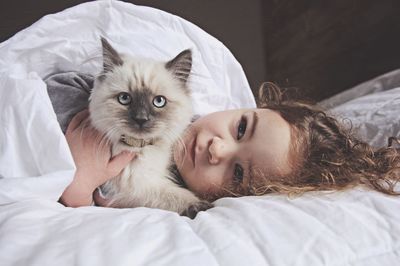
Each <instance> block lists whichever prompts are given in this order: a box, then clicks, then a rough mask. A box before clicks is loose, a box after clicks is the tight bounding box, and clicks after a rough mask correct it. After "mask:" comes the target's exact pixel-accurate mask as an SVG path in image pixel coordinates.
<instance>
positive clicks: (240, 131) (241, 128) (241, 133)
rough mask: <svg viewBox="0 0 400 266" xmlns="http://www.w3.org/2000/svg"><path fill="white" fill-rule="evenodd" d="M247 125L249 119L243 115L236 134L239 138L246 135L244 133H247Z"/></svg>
mask: <svg viewBox="0 0 400 266" xmlns="http://www.w3.org/2000/svg"><path fill="white" fill-rule="evenodd" d="M246 127H247V120H246V118H245V117H243V116H242V118H241V119H240V122H239V126H238V130H237V136H236V139H237V140H240V139H241V138H242V137H243V136H244V134H245V133H246Z"/></svg>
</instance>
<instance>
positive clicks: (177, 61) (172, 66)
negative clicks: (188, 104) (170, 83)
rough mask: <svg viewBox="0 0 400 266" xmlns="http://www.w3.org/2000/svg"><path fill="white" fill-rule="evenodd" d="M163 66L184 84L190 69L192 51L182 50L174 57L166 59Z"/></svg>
mask: <svg viewBox="0 0 400 266" xmlns="http://www.w3.org/2000/svg"><path fill="white" fill-rule="evenodd" d="M165 68H166V69H168V70H169V71H171V72H172V74H173V75H174V77H175V78H177V79H178V80H180V81H181V82H182V83H183V84H186V82H187V81H188V79H189V74H190V70H191V69H192V51H191V50H190V49H187V50H184V51H182V52H181V53H180V54H178V55H177V56H176V57H175V58H174V59H172V60H171V61H168V62H167V63H166V64H165Z"/></svg>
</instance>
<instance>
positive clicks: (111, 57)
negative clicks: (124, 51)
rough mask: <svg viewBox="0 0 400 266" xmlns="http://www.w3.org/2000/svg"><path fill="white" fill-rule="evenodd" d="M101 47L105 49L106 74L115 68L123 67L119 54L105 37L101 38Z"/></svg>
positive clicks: (104, 64)
mask: <svg viewBox="0 0 400 266" xmlns="http://www.w3.org/2000/svg"><path fill="white" fill-rule="evenodd" d="M101 45H102V47H103V68H104V73H107V72H109V71H110V70H111V69H113V67H115V66H121V65H122V64H123V61H122V59H121V57H120V55H119V54H118V52H117V51H116V50H115V49H114V48H113V47H112V46H111V44H110V43H109V42H108V41H107V40H106V39H105V38H104V37H101Z"/></svg>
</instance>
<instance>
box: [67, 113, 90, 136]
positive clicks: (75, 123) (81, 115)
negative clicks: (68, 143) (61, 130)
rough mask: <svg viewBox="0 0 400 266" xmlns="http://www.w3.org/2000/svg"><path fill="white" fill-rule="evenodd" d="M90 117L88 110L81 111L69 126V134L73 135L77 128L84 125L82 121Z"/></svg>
mask: <svg viewBox="0 0 400 266" xmlns="http://www.w3.org/2000/svg"><path fill="white" fill-rule="evenodd" d="M88 116H89V110H88V109H84V110H82V111H80V112H79V113H77V114H76V115H75V116H74V117H73V118H72V120H71V122H70V123H69V125H68V128H67V134H68V133H71V132H72V131H74V130H75V129H76V128H78V127H79V126H80V124H81V123H82V121H84V120H85V118H87V117H88Z"/></svg>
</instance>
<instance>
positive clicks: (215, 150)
mask: <svg viewBox="0 0 400 266" xmlns="http://www.w3.org/2000/svg"><path fill="white" fill-rule="evenodd" d="M231 146H232V145H230V144H229V143H228V142H227V141H225V140H223V139H221V138H219V137H213V138H212V140H211V144H210V146H209V148H208V152H209V157H208V160H209V162H210V164H213V165H215V164H219V163H220V162H221V161H222V160H224V159H227V158H229V156H231V155H232V152H233V149H232V147H231Z"/></svg>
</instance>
